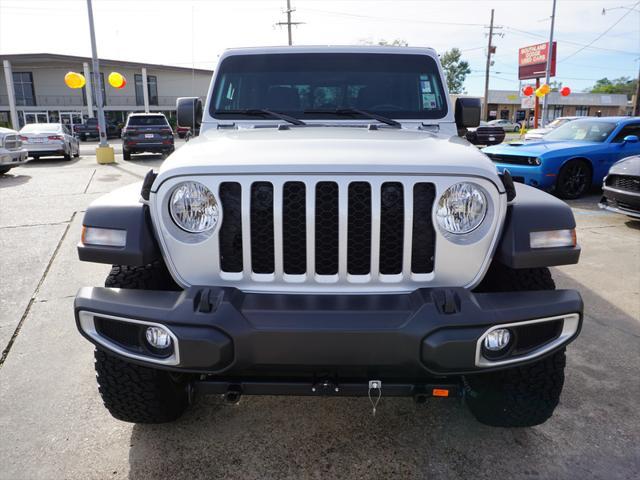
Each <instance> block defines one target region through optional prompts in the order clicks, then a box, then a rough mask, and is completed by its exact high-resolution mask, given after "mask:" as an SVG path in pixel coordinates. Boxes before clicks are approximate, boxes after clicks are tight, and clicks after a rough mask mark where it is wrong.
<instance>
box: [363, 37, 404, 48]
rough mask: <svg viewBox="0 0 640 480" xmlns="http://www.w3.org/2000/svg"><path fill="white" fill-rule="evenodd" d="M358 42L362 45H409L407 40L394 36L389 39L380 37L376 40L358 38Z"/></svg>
mask: <svg viewBox="0 0 640 480" xmlns="http://www.w3.org/2000/svg"><path fill="white" fill-rule="evenodd" d="M360 43H361V44H363V45H382V46H388V47H408V46H409V42H407V41H406V40H404V39H402V38H396V39H394V40H391V41H389V40H385V39H384V38H381V39H379V40H377V41H376V40H372V39H371V38H362V39H360Z"/></svg>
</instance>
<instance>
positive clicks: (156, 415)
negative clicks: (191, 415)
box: [95, 349, 189, 423]
mask: <svg viewBox="0 0 640 480" xmlns="http://www.w3.org/2000/svg"><path fill="white" fill-rule="evenodd" d="M95 360H96V361H95V367H96V373H97V378H98V386H99V391H100V395H101V396H102V401H103V402H104V406H105V407H107V410H109V413H111V415H112V416H113V417H114V418H117V419H118V420H122V421H124V422H132V423H164V422H171V421H173V420H176V419H177V418H179V417H180V416H181V415H182V414H183V413H184V411H185V410H186V409H187V407H188V406H189V393H188V388H189V385H188V377H187V376H186V375H181V374H172V373H170V372H165V371H162V370H155V369H153V368H147V367H142V366H140V365H134V364H133V363H129V362H125V361H124V360H120V359H119V358H117V357H114V356H112V355H109V354H108V353H106V352H104V351H102V350H98V349H96V351H95Z"/></svg>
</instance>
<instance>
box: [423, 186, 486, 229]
mask: <svg viewBox="0 0 640 480" xmlns="http://www.w3.org/2000/svg"><path fill="white" fill-rule="evenodd" d="M487 205H488V202H487V197H486V195H485V194H484V192H483V189H482V188H481V187H480V186H478V185H476V184H474V183H471V182H460V183H456V184H454V185H452V186H450V187H449V188H448V189H447V190H446V191H445V192H444V193H443V194H442V196H441V197H440V200H439V201H438V207H437V209H436V219H437V221H438V225H439V227H440V228H441V229H442V230H444V231H445V232H448V233H451V234H454V235H464V234H467V233H470V232H472V231H474V230H475V229H476V228H478V227H479V226H480V224H481V223H482V221H483V220H484V219H485V217H486V215H487Z"/></svg>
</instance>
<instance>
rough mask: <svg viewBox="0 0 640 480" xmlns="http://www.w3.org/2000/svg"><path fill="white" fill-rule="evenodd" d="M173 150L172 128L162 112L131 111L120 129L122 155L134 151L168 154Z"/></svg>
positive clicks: (125, 157)
mask: <svg viewBox="0 0 640 480" xmlns="http://www.w3.org/2000/svg"><path fill="white" fill-rule="evenodd" d="M174 150H175V142H174V138H173V130H172V129H171V125H169V122H168V121H167V117H165V116H164V114H162V113H131V114H129V116H128V117H127V123H126V124H125V126H124V129H123V130H122V156H123V157H124V159H125V160H130V159H131V155H133V154H136V153H144V152H149V153H161V154H162V155H169V154H170V153H172V152H173V151H174Z"/></svg>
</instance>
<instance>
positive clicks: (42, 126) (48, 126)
mask: <svg viewBox="0 0 640 480" xmlns="http://www.w3.org/2000/svg"><path fill="white" fill-rule="evenodd" d="M60 130H61V128H60V124H59V123H30V124H29V125H25V126H24V127H22V128H21V129H20V133H48V132H59V131H60Z"/></svg>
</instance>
